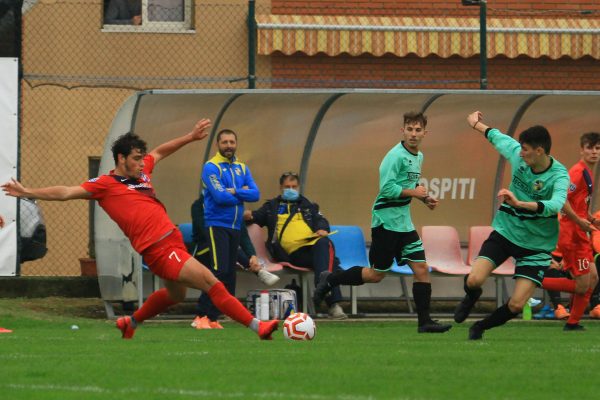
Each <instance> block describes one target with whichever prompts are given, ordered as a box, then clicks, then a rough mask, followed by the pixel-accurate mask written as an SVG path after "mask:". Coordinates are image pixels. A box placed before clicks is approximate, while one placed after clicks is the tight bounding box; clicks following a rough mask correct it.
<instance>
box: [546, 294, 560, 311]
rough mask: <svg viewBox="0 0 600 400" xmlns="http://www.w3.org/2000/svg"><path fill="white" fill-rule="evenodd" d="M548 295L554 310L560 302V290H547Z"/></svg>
mask: <svg viewBox="0 0 600 400" xmlns="http://www.w3.org/2000/svg"><path fill="white" fill-rule="evenodd" d="M547 292H548V297H550V302H551V303H552V308H554V309H555V310H556V307H558V306H559V305H560V304H561V303H560V292H555V291H554V290H547Z"/></svg>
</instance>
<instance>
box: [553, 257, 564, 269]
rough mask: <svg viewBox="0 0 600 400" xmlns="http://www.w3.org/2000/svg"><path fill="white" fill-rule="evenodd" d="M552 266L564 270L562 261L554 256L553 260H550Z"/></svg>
mask: <svg viewBox="0 0 600 400" xmlns="http://www.w3.org/2000/svg"><path fill="white" fill-rule="evenodd" d="M550 268H551V269H558V270H562V269H563V268H562V261H561V262H558V261H556V260H555V259H554V258H553V259H552V260H550Z"/></svg>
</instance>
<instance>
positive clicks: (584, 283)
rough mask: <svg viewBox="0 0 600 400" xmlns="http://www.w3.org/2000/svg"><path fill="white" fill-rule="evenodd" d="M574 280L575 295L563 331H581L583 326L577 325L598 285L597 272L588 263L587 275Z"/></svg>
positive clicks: (591, 264) (592, 265) (576, 277)
mask: <svg viewBox="0 0 600 400" xmlns="http://www.w3.org/2000/svg"><path fill="white" fill-rule="evenodd" d="M574 280H575V293H574V294H573V301H572V305H571V315H570V316H569V319H568V320H567V323H566V324H565V326H564V330H565V331H576V330H583V326H581V325H579V321H580V320H581V317H582V316H583V313H584V312H585V309H586V308H587V306H588V304H589V302H590V298H591V296H592V293H593V292H594V288H595V287H596V284H597V283H598V272H597V269H596V266H595V264H594V263H590V264H589V266H588V268H587V273H585V274H583V275H577V276H575V277H574Z"/></svg>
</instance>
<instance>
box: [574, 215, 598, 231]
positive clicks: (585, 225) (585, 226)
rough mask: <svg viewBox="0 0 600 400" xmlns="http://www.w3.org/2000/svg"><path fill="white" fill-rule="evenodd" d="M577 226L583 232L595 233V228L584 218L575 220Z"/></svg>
mask: <svg viewBox="0 0 600 400" xmlns="http://www.w3.org/2000/svg"><path fill="white" fill-rule="evenodd" d="M577 225H578V226H579V228H580V229H581V230H582V231H584V232H591V231H596V230H597V229H596V227H595V226H594V225H592V223H591V222H590V221H588V220H587V219H586V218H577Z"/></svg>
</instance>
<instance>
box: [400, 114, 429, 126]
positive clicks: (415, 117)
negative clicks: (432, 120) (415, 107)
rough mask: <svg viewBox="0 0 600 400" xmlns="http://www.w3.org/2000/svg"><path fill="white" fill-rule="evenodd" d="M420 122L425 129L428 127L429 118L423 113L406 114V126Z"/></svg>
mask: <svg viewBox="0 0 600 400" xmlns="http://www.w3.org/2000/svg"><path fill="white" fill-rule="evenodd" d="M415 122H420V123H421V126H422V127H423V128H425V127H426V126H427V116H425V114H423V113H422V112H421V111H409V112H407V113H405V114H404V125H406V124H410V123H415Z"/></svg>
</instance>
